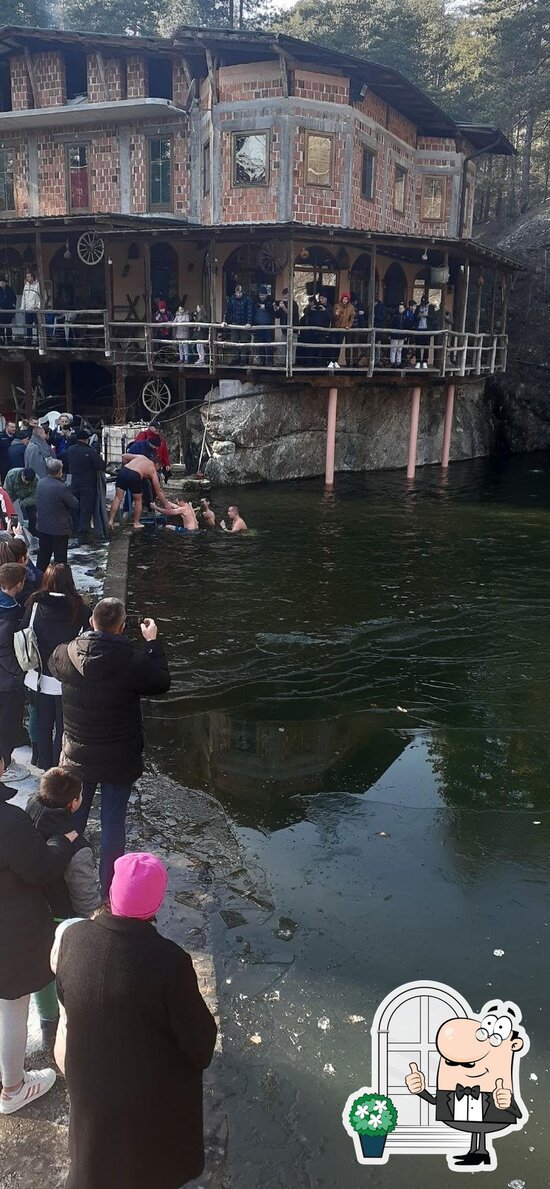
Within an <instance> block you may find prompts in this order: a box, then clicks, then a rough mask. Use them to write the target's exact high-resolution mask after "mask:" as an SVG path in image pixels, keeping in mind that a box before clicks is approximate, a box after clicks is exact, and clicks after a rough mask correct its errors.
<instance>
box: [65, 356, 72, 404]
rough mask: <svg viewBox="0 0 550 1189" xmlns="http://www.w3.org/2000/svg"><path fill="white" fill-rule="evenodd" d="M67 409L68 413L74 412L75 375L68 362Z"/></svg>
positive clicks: (66, 373) (66, 374)
mask: <svg viewBox="0 0 550 1189" xmlns="http://www.w3.org/2000/svg"><path fill="white" fill-rule="evenodd" d="M65 409H66V411H67V413H72V411H73V374H72V371H71V365H70V363H69V361H68V360H67V361H66V363H65Z"/></svg>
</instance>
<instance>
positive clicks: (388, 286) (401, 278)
mask: <svg viewBox="0 0 550 1189" xmlns="http://www.w3.org/2000/svg"><path fill="white" fill-rule="evenodd" d="M382 284H383V286H384V305H385V306H386V308H387V309H388V310H395V309H396V308H397V306H398V305H399V303H400V302H401V301H404V302H406V300H407V278H406V276H405V273H404V272H403V269H402V268H401V265H400V264H398V263H397V261H396V260H394V262H393V264H390V267H389V268H388V270H387V272H386V274H385V276H384V279H383V282H382Z"/></svg>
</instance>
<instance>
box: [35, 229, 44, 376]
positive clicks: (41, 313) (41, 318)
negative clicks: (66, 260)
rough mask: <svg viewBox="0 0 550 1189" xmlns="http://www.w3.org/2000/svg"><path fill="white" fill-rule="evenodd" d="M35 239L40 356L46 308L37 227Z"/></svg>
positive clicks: (42, 349) (42, 347) (42, 261)
mask: <svg viewBox="0 0 550 1189" xmlns="http://www.w3.org/2000/svg"><path fill="white" fill-rule="evenodd" d="M34 239H35V255H36V275H37V278H38V284H39V286H40V310H39V311H38V325H37V335H38V350H39V351H40V354H41V355H45V354H46V329H45V326H44V310H45V308H46V285H45V279H44V259H43V256H42V236H41V234H40V231H39V229H38V227H37V229H36V231H35V233H34Z"/></svg>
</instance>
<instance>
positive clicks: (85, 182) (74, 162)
mask: <svg viewBox="0 0 550 1189" xmlns="http://www.w3.org/2000/svg"><path fill="white" fill-rule="evenodd" d="M67 167H68V174H69V210H70V211H87V210H89V209H90V180H89V176H88V145H85V144H77V145H69V148H68V149H67Z"/></svg>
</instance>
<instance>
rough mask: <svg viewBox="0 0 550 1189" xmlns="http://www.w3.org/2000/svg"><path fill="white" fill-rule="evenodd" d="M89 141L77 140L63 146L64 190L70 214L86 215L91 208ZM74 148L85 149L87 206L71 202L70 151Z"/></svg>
mask: <svg viewBox="0 0 550 1189" xmlns="http://www.w3.org/2000/svg"><path fill="white" fill-rule="evenodd" d="M90 143H91V142H90V141H89V140H79V141H78V142H77V143H76V144H68V145H66V146H65V169H66V183H67V184H66V190H67V210H68V212H69V214H70V215H88V214H89V213H90V211H91V209H92V207H91V202H90V198H91V193H90V189H91V187H90ZM75 149H86V169H87V171H88V205H87V206H73V204H72V202H71V152H74V150H75Z"/></svg>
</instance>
